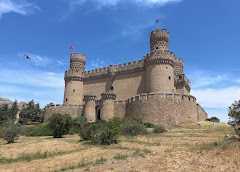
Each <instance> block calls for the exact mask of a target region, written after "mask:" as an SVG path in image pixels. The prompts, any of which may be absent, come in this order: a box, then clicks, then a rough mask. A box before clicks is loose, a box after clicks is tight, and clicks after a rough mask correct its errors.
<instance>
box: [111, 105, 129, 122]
mask: <svg viewBox="0 0 240 172" xmlns="http://www.w3.org/2000/svg"><path fill="white" fill-rule="evenodd" d="M126 107H127V101H115V102H114V117H116V118H119V119H123V118H124V117H125V116H126Z"/></svg>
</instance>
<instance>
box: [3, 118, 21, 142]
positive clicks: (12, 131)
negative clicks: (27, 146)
mask: <svg viewBox="0 0 240 172" xmlns="http://www.w3.org/2000/svg"><path fill="white" fill-rule="evenodd" d="M19 133H20V126H19V125H18V124H15V123H14V121H13V120H9V121H8V122H7V123H6V124H5V127H4V131H3V139H4V140H6V141H7V144H10V143H14V141H15V140H16V139H17V138H18V135H19Z"/></svg>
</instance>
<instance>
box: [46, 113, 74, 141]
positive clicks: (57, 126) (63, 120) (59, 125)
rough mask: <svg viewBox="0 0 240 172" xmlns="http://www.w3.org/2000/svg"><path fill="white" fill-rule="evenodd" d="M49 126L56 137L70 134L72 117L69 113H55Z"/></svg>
mask: <svg viewBox="0 0 240 172" xmlns="http://www.w3.org/2000/svg"><path fill="white" fill-rule="evenodd" d="M48 124H49V128H50V129H51V130H52V131H53V137H54V138H62V136H63V135H64V134H68V133H69V130H70V128H71V127H72V118H71V117H70V116H69V115H62V114H53V115H52V116H51V117H50V118H49V123H48Z"/></svg>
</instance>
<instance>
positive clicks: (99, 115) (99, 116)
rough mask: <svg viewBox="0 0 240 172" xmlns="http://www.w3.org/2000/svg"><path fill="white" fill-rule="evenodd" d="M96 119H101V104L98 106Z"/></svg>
mask: <svg viewBox="0 0 240 172" xmlns="http://www.w3.org/2000/svg"><path fill="white" fill-rule="evenodd" d="M96 119H97V121H100V120H101V108H100V106H99V105H98V106H96Z"/></svg>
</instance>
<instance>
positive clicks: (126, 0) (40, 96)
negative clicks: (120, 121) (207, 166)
mask: <svg viewBox="0 0 240 172" xmlns="http://www.w3.org/2000/svg"><path fill="white" fill-rule="evenodd" d="M239 7H240V1H238V0H51V1H47V0H0V45H1V47H0V97H7V98H10V99H12V100H15V99H17V100H22V101H30V100H31V99H34V100H35V101H37V102H39V103H41V105H42V106H44V105H46V104H47V103H49V102H55V103H62V101H63V89H64V80H63V74H64V71H65V70H66V69H67V68H68V63H69V47H70V46H73V47H74V50H75V51H78V52H82V53H84V54H86V55H87V66H86V67H87V69H93V68H96V67H101V66H107V65H110V64H121V63H124V62H128V61H132V60H138V59H141V58H143V56H144V55H145V54H146V53H147V52H148V51H149V33H150V32H151V31H152V30H153V29H155V28H156V27H159V26H160V27H164V28H167V29H168V31H169V32H170V49H171V50H172V51H174V52H175V53H176V55H177V56H178V57H180V58H182V59H183V60H184V63H185V71H186V74H187V76H188V78H189V79H190V80H191V86H192V94H193V95H194V96H196V97H197V99H198V102H199V103H200V104H201V105H202V106H203V107H204V108H205V109H206V111H207V112H208V113H209V115H210V116H217V117H219V118H220V119H222V120H224V121H226V120H227V119H228V116H227V108H228V107H229V106H230V105H231V103H233V102H234V101H235V100H237V99H240V76H239V73H240V68H239V66H240V60H239V58H240V52H239V48H240V47H239V46H240V44H239V42H240V35H239V30H240V22H239V17H240V10H239ZM156 19H159V21H160V23H158V24H156V22H155V21H156ZM26 54H27V55H29V56H30V57H31V60H26V59H25V58H24V56H25V55H26Z"/></svg>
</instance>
